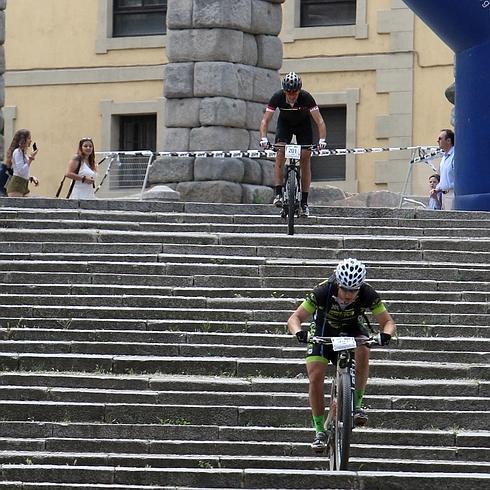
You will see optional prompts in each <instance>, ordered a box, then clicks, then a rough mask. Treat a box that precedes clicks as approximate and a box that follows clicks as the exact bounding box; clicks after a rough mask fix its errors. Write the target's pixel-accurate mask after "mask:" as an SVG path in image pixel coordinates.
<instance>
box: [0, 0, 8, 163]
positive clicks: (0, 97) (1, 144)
mask: <svg viewBox="0 0 490 490" xmlns="http://www.w3.org/2000/svg"><path fill="white" fill-rule="evenodd" d="M6 8H7V0H0V109H2V108H3V106H4V105H5V80H4V78H3V74H4V73H5V48H4V43H5V9H6ZM3 126H4V119H3V114H2V113H0V133H1V134H0V162H3V161H4V157H5V155H4V153H5V138H4V136H3Z"/></svg>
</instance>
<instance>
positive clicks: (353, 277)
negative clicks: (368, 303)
mask: <svg viewBox="0 0 490 490" xmlns="http://www.w3.org/2000/svg"><path fill="white" fill-rule="evenodd" d="M335 278H336V279H337V282H338V284H339V286H340V287H342V288H344V289H359V288H360V287H361V286H362V284H363V282H364V280H365V279H366V266H365V265H364V264H363V263H362V262H360V261H359V260H357V259H350V258H349V259H344V260H343V261H342V262H340V263H339V265H338V266H337V268H336V269H335Z"/></svg>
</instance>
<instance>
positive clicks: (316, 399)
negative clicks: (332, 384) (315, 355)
mask: <svg viewBox="0 0 490 490" xmlns="http://www.w3.org/2000/svg"><path fill="white" fill-rule="evenodd" d="M306 369H307V371H308V379H309V380H310V386H309V392H308V394H309V398H310V407H311V413H312V414H313V415H314V416H318V415H324V414H325V395H324V392H323V390H324V385H325V374H326V372H327V364H325V363H323V362H319V361H313V362H308V363H306Z"/></svg>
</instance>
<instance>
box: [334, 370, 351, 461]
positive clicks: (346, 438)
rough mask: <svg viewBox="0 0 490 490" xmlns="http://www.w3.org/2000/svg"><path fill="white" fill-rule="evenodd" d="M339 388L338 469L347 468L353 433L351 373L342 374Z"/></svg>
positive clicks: (336, 430)
mask: <svg viewBox="0 0 490 490" xmlns="http://www.w3.org/2000/svg"><path fill="white" fill-rule="evenodd" d="M337 390H338V391H337V414H336V418H335V446H336V451H335V453H336V458H335V459H336V469H337V470H347V468H348V466H349V453H350V438H351V434H352V403H353V400H352V390H351V378H350V376H349V373H346V372H345V373H341V374H340V376H339V377H338V387H337Z"/></svg>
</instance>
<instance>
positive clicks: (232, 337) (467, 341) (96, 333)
mask: <svg viewBox="0 0 490 490" xmlns="http://www.w3.org/2000/svg"><path fill="white" fill-rule="evenodd" d="M57 327H58V328H51V329H44V328H41V327H38V328H28V327H26V326H23V327H22V328H15V327H12V328H4V329H3V330H0V334H1V335H0V336H1V337H3V340H4V342H2V343H0V346H2V349H3V350H4V351H8V350H11V351H13V350H14V348H10V347H9V346H10V345H12V346H13V347H15V346H16V345H18V346H22V345H27V344H26V343H27V342H31V343H32V346H33V347H35V346H36V345H37V343H40V342H44V343H46V342H53V343H54V345H56V344H60V345H62V344H66V343H69V342H70V343H71V342H77V341H78V342H94V343H111V344H114V345H116V344H118V343H130V342H135V343H152V344H171V345H177V346H178V345H179V344H184V345H185V346H191V345H192V346H195V345H211V346H212V347H214V346H217V347H218V348H222V346H237V347H239V346H243V347H254V348H257V349H268V348H276V349H277V352H279V353H281V352H282V355H284V352H283V351H284V349H287V350H288V356H289V357H293V356H294V355H296V357H303V354H304V351H305V347H304V346H303V345H301V344H299V343H297V341H296V338H295V337H293V336H291V335H272V334H267V335H264V334H257V333H246V334H245V333H221V332H206V333H200V332H189V331H181V332H179V331H177V330H175V331H157V330H155V331H151V330H145V331H141V330H126V329H121V330H104V329H103V328H94V329H93V330H81V329H78V330H77V329H69V330H68V329H66V328H62V326H61V325H57ZM114 327H117V325H114ZM9 341H10V342H9ZM489 342H490V339H489V338H479V339H478V338H474V337H470V338H466V337H437V338H434V337H424V338H420V337H408V336H407V337H405V336H401V335H398V336H397V337H396V338H395V339H394V340H393V341H392V342H391V343H390V345H389V346H385V347H384V348H383V349H379V348H373V349H372V350H371V355H372V356H376V355H381V356H384V355H385V353H390V354H391V353H397V352H408V351H426V352H428V353H430V354H434V353H435V352H438V351H447V350H453V351H454V352H468V353H473V352H476V353H479V352H480V353H485V352H488V348H489V346H490V343H489ZM264 352H267V353H268V352H269V351H264Z"/></svg>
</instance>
